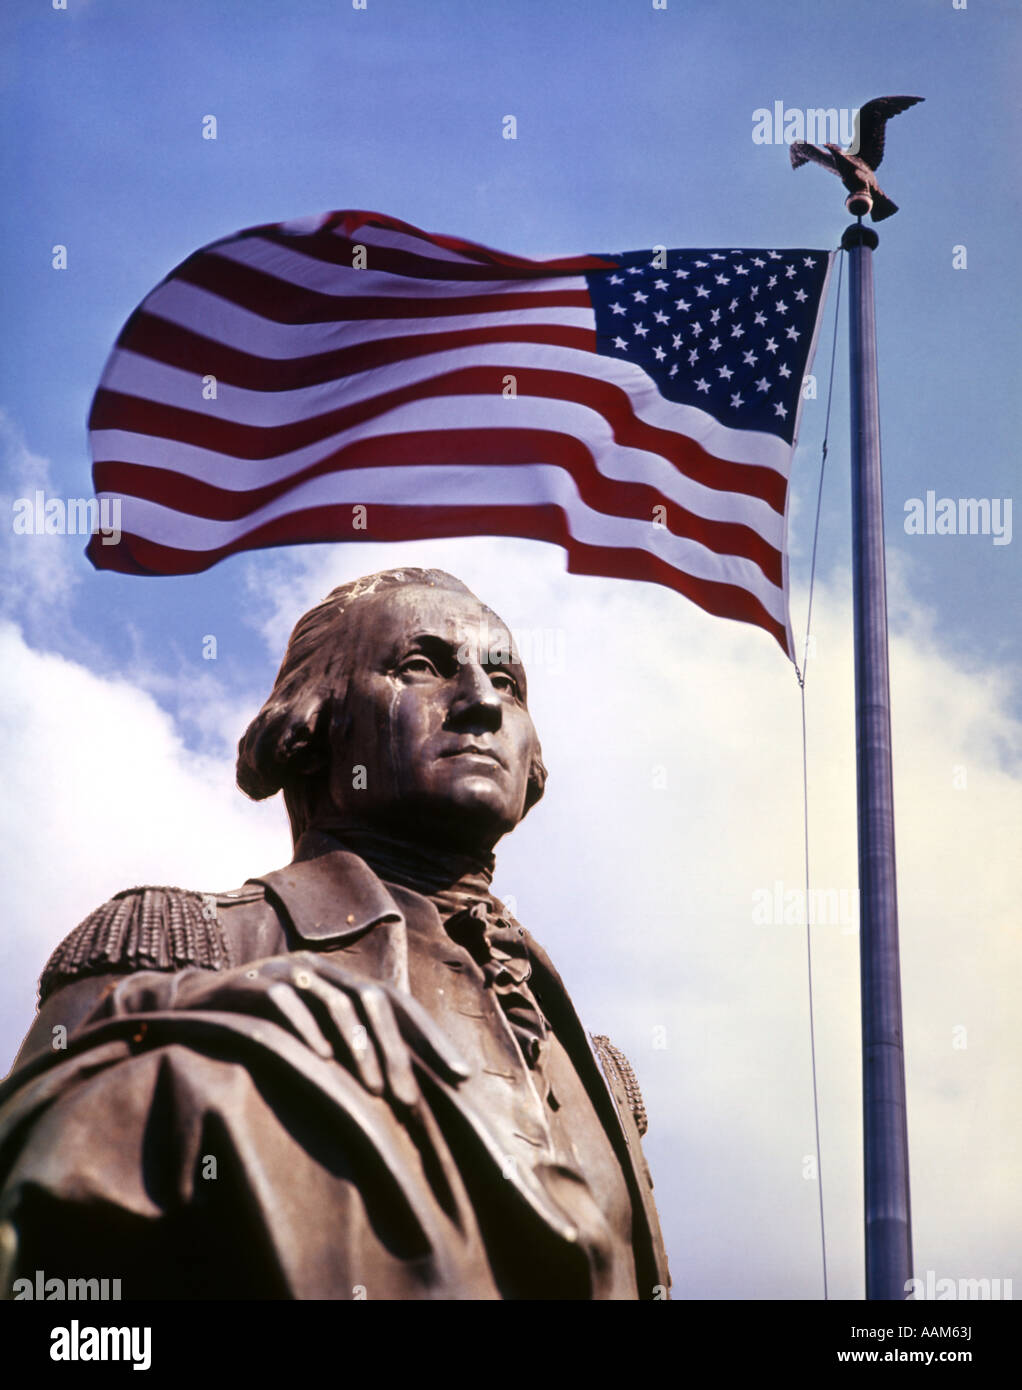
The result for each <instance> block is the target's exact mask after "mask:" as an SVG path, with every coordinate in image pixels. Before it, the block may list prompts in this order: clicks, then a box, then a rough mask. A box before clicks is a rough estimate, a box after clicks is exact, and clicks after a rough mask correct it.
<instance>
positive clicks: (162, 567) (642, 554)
mask: <svg viewBox="0 0 1022 1390" xmlns="http://www.w3.org/2000/svg"><path fill="white" fill-rule="evenodd" d="M371 520H372V524H371V526H370V528H369V529H368V530H367V531H364V532H361V531H360V532H358V533H352V532H351V529H350V527H351V510H350V507H348V506H344V505H341V506H333V507H319V508H315V509H313V510H309V511H304V512H296V513H292V514H291V515H290V516H287V517H280V518H277V519H275V520H273V521H270V522H267V523H266V524H265V525H263V526H260V527H259V528H258V529H257V530H255V531H252V532H250V533H249V534H248V535H247V536H244V537H241V538H240V539H238V540H236V541H232V542H231V543H230V544H228V545H225V546H221V547H219V548H218V549H217V550H206V551H201V552H200V551H184V550H176V549H174V548H172V547H169V546H164V545H160V544H159V543H157V542H155V541H148V540H143V539H142V538H141V537H138V536H131V535H129V534H127V533H125V534H124V535H122V538H121V541H120V544H119V545H116V546H104V545H102V544H101V541H100V537H98V536H93V537H92V538H91V540H90V541H89V545H88V548H87V550H86V554H87V555H88V557H89V559H90V560H91V561H92V563H93V565H95V566H96V568H97V569H110V570H117V571H120V572H121V573H123V574H150V575H152V574H199V573H201V572H202V571H203V570H207V569H209V568H210V567H211V566H213V565H215V564H216V563H217V562H218V561H220V560H222V559H224V558H225V557H226V556H228V555H234V554H238V553H239V552H242V551H248V550H261V549H266V548H268V547H271V546H278V545H294V544H299V543H311V542H323V541H336V540H337V538H338V536H341V535H343V536H344V537H345V538H346V539H352V540H360V541H385V540H386V541H411V540H427V539H432V538H435V537H445V536H492V535H494V534H496V535H502V536H521V537H524V538H526V539H529V540H545V541H550V542H552V543H553V544H555V545H560V546H562V547H563V549H564V550H566V551H567V554H568V570H569V572H570V573H573V574H591V575H599V576H602V577H606V578H612V579H642V580H648V581H649V582H651V583H655V584H662V585H664V586H665V587H666V588H669V589H673V590H674V591H675V592H676V593H680V594H684V595H685V596H686V597H687V598H689V599H691V600H692V602H693V603H696V604H698V605H699V607H700V608H703V609H705V610H706V612H708V613H713V614H715V615H716V616H718V617H722V618H734V619H737V620H738V621H739V622H747V623H753V624H755V625H756V626H757V627H762V628H765V629H766V630H767V632H770V633H772V634H773V636H774V637H775V638H776V640H777V641H778V642H779V643H780V645H781V647H782V649H783V650H784V651H785V653H787V651H788V646H787V634H786V632H785V629H784V627H783V626H782V625H781V624H780V623H779V622H778V621H777V620H776V619H775V618H773V617H772V616H771V615H770V614H769V613H768V612H767V611H766V609H765V608H764V607H763V605H762V604H761V603H760V601H759V600H758V599H757V598H754V597H753V595H752V594H750V593H749V592H748V591H747V590H746V589H743V588H741V587H739V586H737V585H734V584H723V583H719V582H716V581H713V580H704V579H695V578H693V577H692V576H691V575H689V574H684V573H682V572H681V571H680V570H677V569H675V568H674V566H673V565H670V564H668V563H667V562H666V561H664V560H661V559H659V557H657V556H655V555H650V554H649V553H648V552H647V551H641V550H618V549H615V548H612V547H606V546H592V545H586V544H584V543H583V542H580V541H577V540H575V539H574V538H573V537H572V536H571V534H570V532H569V530H568V524H567V518H566V517H565V515H564V513H563V511H562V509H561V508H560V507H557V506H555V505H552V504H548V505H546V506H542V507H528V506H520V507H502V506H489V505H480V506H473V507H464V506H458V507H384V506H378V505H374V506H373V508H372V515H371Z"/></svg>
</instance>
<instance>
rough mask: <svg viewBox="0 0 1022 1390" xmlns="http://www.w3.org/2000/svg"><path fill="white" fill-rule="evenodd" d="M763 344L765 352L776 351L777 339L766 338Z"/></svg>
mask: <svg viewBox="0 0 1022 1390" xmlns="http://www.w3.org/2000/svg"><path fill="white" fill-rule="evenodd" d="M765 346H766V350H767V352H776V351H777V339H776V338H768V339H767V340H766V344H765Z"/></svg>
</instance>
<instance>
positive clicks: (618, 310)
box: [610, 304, 625, 314]
mask: <svg viewBox="0 0 1022 1390" xmlns="http://www.w3.org/2000/svg"><path fill="white" fill-rule="evenodd" d="M624 311H625V306H624V305H623V304H612V305H611V306H610V312H611V313H612V314H623V313H624Z"/></svg>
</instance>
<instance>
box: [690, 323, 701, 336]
mask: <svg viewBox="0 0 1022 1390" xmlns="http://www.w3.org/2000/svg"><path fill="white" fill-rule="evenodd" d="M702 331H703V325H702V324H701V323H694V324H692V336H693V338H698V337H699V335H700V333H702Z"/></svg>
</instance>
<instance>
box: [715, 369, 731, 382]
mask: <svg viewBox="0 0 1022 1390" xmlns="http://www.w3.org/2000/svg"><path fill="white" fill-rule="evenodd" d="M717 375H718V376H719V377H720V379H721V381H730V380H731V378H732V377H733V376H734V372H733V371H732V370H731V368H730V367H718V368H717Z"/></svg>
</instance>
